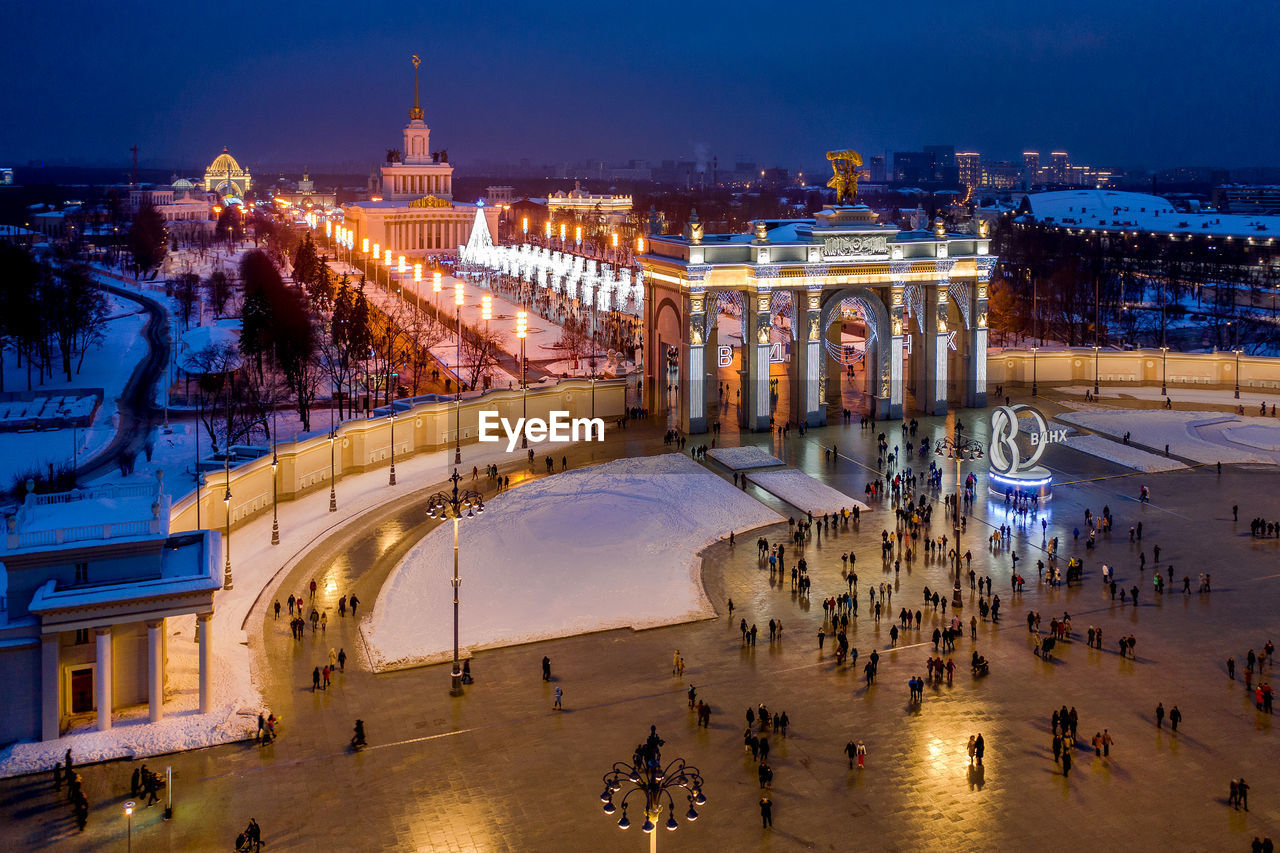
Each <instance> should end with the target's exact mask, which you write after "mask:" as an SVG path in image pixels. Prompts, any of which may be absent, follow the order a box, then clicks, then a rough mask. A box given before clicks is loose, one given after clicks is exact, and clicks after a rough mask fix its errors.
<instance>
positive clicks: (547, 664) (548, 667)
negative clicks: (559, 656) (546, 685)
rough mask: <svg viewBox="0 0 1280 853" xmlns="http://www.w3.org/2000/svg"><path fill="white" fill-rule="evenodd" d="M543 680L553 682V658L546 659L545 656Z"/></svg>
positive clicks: (543, 660)
mask: <svg viewBox="0 0 1280 853" xmlns="http://www.w3.org/2000/svg"><path fill="white" fill-rule="evenodd" d="M542 680H543V681H550V680H551V658H549V657H546V656H545V655H544V656H543V658H542Z"/></svg>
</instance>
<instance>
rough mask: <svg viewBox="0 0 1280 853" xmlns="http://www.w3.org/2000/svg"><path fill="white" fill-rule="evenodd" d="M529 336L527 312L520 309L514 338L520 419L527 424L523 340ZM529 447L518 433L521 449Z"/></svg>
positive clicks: (527, 393) (527, 411)
mask: <svg viewBox="0 0 1280 853" xmlns="http://www.w3.org/2000/svg"><path fill="white" fill-rule="evenodd" d="M528 336H529V312H528V311H526V310H525V309H524V308H521V309H520V310H519V311H517V312H516V337H517V338H519V339H520V405H521V408H522V410H523V411H522V412H521V417H523V418H524V419H525V421H526V422H527V421H528V420H529V383H528V381H527V370H526V367H527V365H528V362H527V361H526V360H525V356H524V339H525V338H526V337H528ZM528 446H529V438H528V436H526V435H525V434H524V432H523V431H522V432H521V433H520V447H521V449H524V448H527V447H528Z"/></svg>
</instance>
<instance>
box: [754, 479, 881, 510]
mask: <svg viewBox="0 0 1280 853" xmlns="http://www.w3.org/2000/svg"><path fill="white" fill-rule="evenodd" d="M747 480H748V481H750V482H752V483H754V484H755V485H757V486H759V487H760V488H762V489H764V490H765V491H766V492H768V493H769V494H771V495H773V496H774V497H777V498H779V499H781V500H783V501H785V502H786V503H789V504H791V505H792V506H793V507H795V508H796V509H798V510H800V511H801V512H811V513H813V514H814V515H823V514H825V513H828V512H838V511H839V510H842V509H853V508H854V507H855V506H856V507H857V508H858V509H859V511H863V512H865V511H866V510H868V509H870V507H868V506H867V505H866V504H864V503H863V502H862V501H860V500H855V499H854V498H851V497H850V496H849V495H846V494H845V493H844V492H841V491H837V490H836V489H833V488H831V487H830V486H828V485H827V484H826V483H821V482H819V481H817V480H815V479H814V478H813V477H810V476H809V475H808V474H806V473H805V472H803V471H799V470H797V469H795V468H787V469H786V470H784V471H759V472H757V473H755V474H748V475H747Z"/></svg>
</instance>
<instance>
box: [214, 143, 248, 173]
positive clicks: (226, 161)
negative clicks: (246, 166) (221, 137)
mask: <svg viewBox="0 0 1280 853" xmlns="http://www.w3.org/2000/svg"><path fill="white" fill-rule="evenodd" d="M228 170H230V171H231V172H232V173H233V174H235V173H238V172H243V171H244V170H243V169H241V168H240V164H239V163H237V162H236V158H234V157H232V156H231V155H230V154H228V153H227V149H225V148H223V149H222V153H221V154H219V155H218V156H217V157H215V158H214V159H213V162H212V163H210V164H209V168H208V169H206V170H205V171H206V172H221V173H223V174H225V173H226V172H227V171H228Z"/></svg>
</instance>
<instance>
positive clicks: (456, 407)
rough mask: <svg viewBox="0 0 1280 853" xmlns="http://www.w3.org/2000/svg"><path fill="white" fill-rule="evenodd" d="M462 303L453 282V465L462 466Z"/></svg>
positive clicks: (457, 284) (458, 284)
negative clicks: (455, 319)
mask: <svg viewBox="0 0 1280 853" xmlns="http://www.w3.org/2000/svg"><path fill="white" fill-rule="evenodd" d="M462 302H463V290H462V281H461V280H460V279H459V280H455V281H454V283H453V313H455V314H457V315H458V336H457V338H456V342H457V349H458V353H457V356H456V358H455V360H454V363H453V367H454V370H455V372H456V377H455V378H456V379H457V382H456V386H457V387H456V388H454V404H453V411H454V416H453V426H454V431H453V441H454V445H453V464H454V465H461V464H462Z"/></svg>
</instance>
